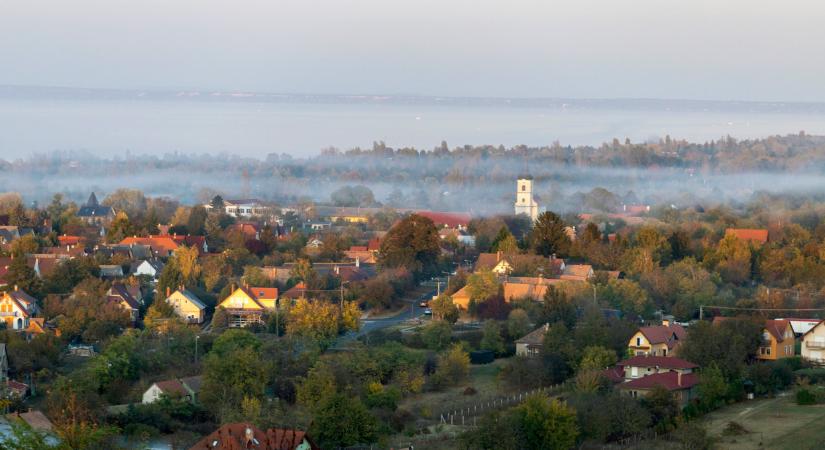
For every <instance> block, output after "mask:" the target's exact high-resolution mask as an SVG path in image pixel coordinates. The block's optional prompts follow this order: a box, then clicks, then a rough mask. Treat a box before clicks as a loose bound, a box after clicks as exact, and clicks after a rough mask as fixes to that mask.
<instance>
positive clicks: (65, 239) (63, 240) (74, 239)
mask: <svg viewBox="0 0 825 450" xmlns="http://www.w3.org/2000/svg"><path fill="white" fill-rule="evenodd" d="M85 240H86V239H85V238H84V237H82V236H69V235H66V234H64V235H63V236H58V237H57V242H59V243H60V246H61V247H65V246H67V245H70V246H74V245H77V244H80V243H81V242H83V241H85Z"/></svg>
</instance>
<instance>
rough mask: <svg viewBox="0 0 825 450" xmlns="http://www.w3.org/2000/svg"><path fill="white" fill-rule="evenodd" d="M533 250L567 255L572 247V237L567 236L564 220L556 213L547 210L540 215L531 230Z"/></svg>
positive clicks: (548, 254)
mask: <svg viewBox="0 0 825 450" xmlns="http://www.w3.org/2000/svg"><path fill="white" fill-rule="evenodd" d="M530 242H531V244H532V247H533V250H534V251H535V252H536V253H538V254H540V255H542V256H550V255H552V254H556V255H558V256H566V255H567V252H568V250H569V249H570V237H569V236H567V230H565V224H564V221H562V220H561V217H559V216H558V215H557V214H556V213H554V212H551V211H547V212H543V213H541V214H540V215H539V217H538V219H536V224H535V225H534V226H533V229H532V230H531V231H530Z"/></svg>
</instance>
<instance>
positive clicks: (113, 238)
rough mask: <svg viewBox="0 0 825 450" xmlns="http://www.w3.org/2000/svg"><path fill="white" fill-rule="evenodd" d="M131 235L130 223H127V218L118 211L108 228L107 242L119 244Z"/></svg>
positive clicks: (132, 229)
mask: <svg viewBox="0 0 825 450" xmlns="http://www.w3.org/2000/svg"><path fill="white" fill-rule="evenodd" d="M133 234H134V227H133V226H132V222H130V221H129V216H128V215H126V213H125V212H123V211H118V212H117V214H116V215H115V218H114V220H112V224H111V225H110V226H109V233H108V234H107V235H106V237H107V238H108V240H109V242H120V241H122V240H123V239H125V238H126V237H127V236H131V235H133Z"/></svg>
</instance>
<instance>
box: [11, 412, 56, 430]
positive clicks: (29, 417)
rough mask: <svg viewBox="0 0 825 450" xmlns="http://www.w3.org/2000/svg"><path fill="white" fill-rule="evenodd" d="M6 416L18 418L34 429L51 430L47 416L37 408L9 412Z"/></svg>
mask: <svg viewBox="0 0 825 450" xmlns="http://www.w3.org/2000/svg"><path fill="white" fill-rule="evenodd" d="M8 417H12V418H13V417H16V418H19V419H20V420H22V421H23V422H26V423H27V424H28V425H29V426H30V427H32V428H34V429H35V430H40V431H52V423H51V421H49V418H48V417H46V415H45V414H43V413H42V412H40V410H37V409H35V410H31V411H28V412H22V413H21V412H18V413H15V414H9V416H8Z"/></svg>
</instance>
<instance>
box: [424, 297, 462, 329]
mask: <svg viewBox="0 0 825 450" xmlns="http://www.w3.org/2000/svg"><path fill="white" fill-rule="evenodd" d="M430 309H431V310H432V312H433V316H435V317H436V318H438V319H440V320H444V321H447V322H449V323H455V322H456V321H457V320H458V314H459V312H458V307H457V306H456V305H455V303H453V299H452V297H450V296H449V295H447V294H441V295H439V296H438V297H436V298H435V300H433V301H431V302H430Z"/></svg>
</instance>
